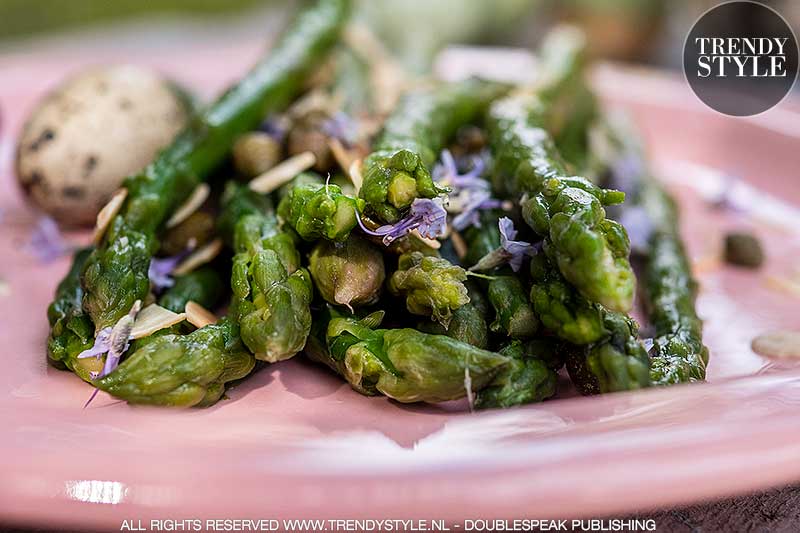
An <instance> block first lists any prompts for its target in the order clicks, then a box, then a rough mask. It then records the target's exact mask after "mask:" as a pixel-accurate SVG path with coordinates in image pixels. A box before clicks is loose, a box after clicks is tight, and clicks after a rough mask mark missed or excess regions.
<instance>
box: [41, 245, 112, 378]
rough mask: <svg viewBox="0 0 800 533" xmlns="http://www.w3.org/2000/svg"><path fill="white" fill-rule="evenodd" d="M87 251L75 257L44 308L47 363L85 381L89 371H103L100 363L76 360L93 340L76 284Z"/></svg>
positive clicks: (94, 360) (78, 281)
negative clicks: (45, 312) (48, 326)
mask: <svg viewBox="0 0 800 533" xmlns="http://www.w3.org/2000/svg"><path fill="white" fill-rule="evenodd" d="M91 252H92V250H91V249H90V248H85V249H83V250H80V251H78V252H77V253H76V254H75V257H74V258H73V260H72V267H71V268H70V270H69V272H68V273H67V276H66V277H65V278H64V279H63V280H62V281H61V283H59V285H58V288H57V289H56V295H55V298H54V300H53V303H51V304H50V307H48V308H47V320H48V322H49V323H50V336H49V337H48V339H47V360H48V361H49V362H50V364H52V365H53V366H55V367H57V368H60V369H69V370H71V371H73V372H75V373H76V374H77V375H78V376H79V377H80V378H81V379H83V380H85V381H91V376H90V373H91V372H100V371H101V370H102V369H103V361H102V360H99V359H96V358H94V357H91V358H86V359H78V358H77V356H78V354H79V353H81V352H82V351H84V350H86V349H88V348H89V347H91V346H92V342H93V341H94V326H93V325H92V321H91V319H90V318H89V317H88V316H87V315H86V313H84V311H83V308H82V307H81V301H82V299H83V289H82V288H81V282H80V273H81V270H82V269H83V265H84V264H85V262H86V260H87V259H88V257H89V254H91Z"/></svg>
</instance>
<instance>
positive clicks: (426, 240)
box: [411, 229, 442, 250]
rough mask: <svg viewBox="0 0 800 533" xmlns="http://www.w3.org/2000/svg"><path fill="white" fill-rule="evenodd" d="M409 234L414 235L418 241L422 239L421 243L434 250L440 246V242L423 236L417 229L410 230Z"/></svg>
mask: <svg viewBox="0 0 800 533" xmlns="http://www.w3.org/2000/svg"><path fill="white" fill-rule="evenodd" d="M411 234H412V235H413V236H414V237H416V238H417V239H419V240H420V241H422V243H423V244H425V245H426V246H428V247H429V248H433V249H434V250H438V249H439V248H441V247H442V243H441V242H439V241H437V240H436V239H429V238H427V237H423V236H422V234H420V232H419V231H418V230H415V229H413V230H411Z"/></svg>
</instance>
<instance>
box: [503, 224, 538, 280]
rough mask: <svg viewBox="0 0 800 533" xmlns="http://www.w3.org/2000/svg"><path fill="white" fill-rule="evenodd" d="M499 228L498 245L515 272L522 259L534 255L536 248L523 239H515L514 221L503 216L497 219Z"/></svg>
mask: <svg viewBox="0 0 800 533" xmlns="http://www.w3.org/2000/svg"><path fill="white" fill-rule="evenodd" d="M497 225H498V227H499V228H500V247H501V248H502V249H503V250H505V252H506V253H507V254H508V264H509V265H510V266H511V270H513V271H514V272H517V271H518V270H519V269H520V267H521V266H522V260H523V259H524V258H525V256H526V255H528V256H533V255H536V253H537V250H536V248H535V247H534V246H533V245H531V244H530V243H528V242H525V241H515V240H514V238H515V237H516V236H517V230H516V229H514V222H513V221H512V220H511V219H510V218H508V217H503V218H501V219H500V220H499V221H498V224H497Z"/></svg>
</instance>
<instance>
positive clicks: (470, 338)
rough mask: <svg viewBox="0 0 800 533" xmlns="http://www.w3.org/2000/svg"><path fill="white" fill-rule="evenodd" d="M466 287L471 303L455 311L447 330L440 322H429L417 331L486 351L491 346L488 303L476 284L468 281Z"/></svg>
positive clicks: (419, 325)
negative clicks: (445, 337)
mask: <svg viewBox="0 0 800 533" xmlns="http://www.w3.org/2000/svg"><path fill="white" fill-rule="evenodd" d="M465 285H466V287H467V294H468V296H469V303H466V304H464V305H462V306H461V307H459V308H458V309H456V310H455V311H453V317H452V318H451V319H450V323H449V324H448V326H447V327H446V328H445V327H444V326H442V325H441V324H440V323H438V322H432V321H427V322H422V323H420V324H417V329H419V330H420V331H424V332H425V333H433V334H436V335H447V336H448V337H452V338H454V339H456V340H458V341H461V342H466V343H467V344H471V345H472V346H475V347H476V348H481V349H483V350H485V349H487V348H488V346H489V331H488V329H489V328H488V327H487V325H486V315H487V313H488V302H486V301H485V297H484V296H483V294H482V293H481V290H480V288H479V287H478V286H477V285H476V284H475V283H470V282H469V281H467V283H466V284H465Z"/></svg>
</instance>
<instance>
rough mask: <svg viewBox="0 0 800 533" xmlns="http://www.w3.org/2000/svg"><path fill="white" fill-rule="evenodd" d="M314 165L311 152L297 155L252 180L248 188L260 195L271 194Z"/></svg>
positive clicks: (314, 160) (315, 161)
mask: <svg viewBox="0 0 800 533" xmlns="http://www.w3.org/2000/svg"><path fill="white" fill-rule="evenodd" d="M316 163H317V158H316V156H315V155H314V153H313V152H303V153H301V154H297V155H295V156H292V157H290V158H289V159H287V160H286V161H283V162H282V163H279V164H277V165H275V166H274V167H272V168H271V169H269V170H268V171H266V172H264V173H263V174H261V175H260V176H257V177H255V178H253V180H252V181H251V182H250V188H251V189H252V190H254V191H255V192H258V193H261V194H267V193H271V192H272V191H274V190H275V189H277V188H278V187H280V186H281V185H283V184H284V183H288V182H290V181H291V180H293V179H294V178H295V176H297V175H298V174H300V173H301V172H304V171H306V170H308V169H309V168H311V167H313V166H314V165H315V164H316Z"/></svg>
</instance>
